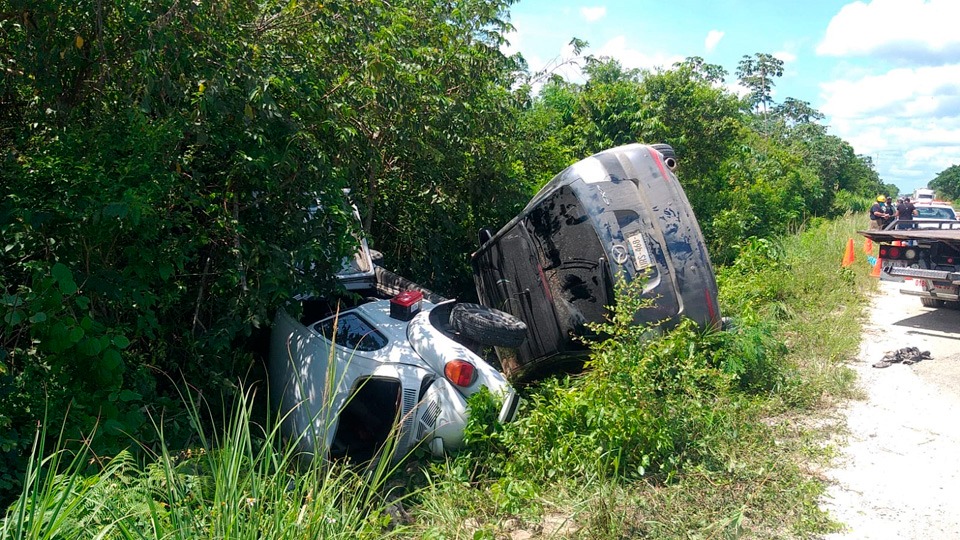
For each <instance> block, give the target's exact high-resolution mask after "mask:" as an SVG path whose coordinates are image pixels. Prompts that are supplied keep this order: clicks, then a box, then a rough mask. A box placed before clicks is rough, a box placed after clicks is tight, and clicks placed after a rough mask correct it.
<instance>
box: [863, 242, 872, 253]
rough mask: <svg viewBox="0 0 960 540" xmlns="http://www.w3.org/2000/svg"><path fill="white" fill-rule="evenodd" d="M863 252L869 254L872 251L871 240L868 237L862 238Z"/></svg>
mask: <svg viewBox="0 0 960 540" xmlns="http://www.w3.org/2000/svg"><path fill="white" fill-rule="evenodd" d="M863 253H864V254H865V255H869V254H871V253H873V240H870V239H869V238H864V240H863Z"/></svg>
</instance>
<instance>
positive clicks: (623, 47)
mask: <svg viewBox="0 0 960 540" xmlns="http://www.w3.org/2000/svg"><path fill="white" fill-rule="evenodd" d="M594 55H595V56H609V57H610V58H613V59H615V60H617V61H619V62H620V64H621V65H622V66H623V67H625V68H639V69H653V68H657V67H670V66H672V65H673V64H674V63H676V62H681V61H683V56H680V55H676V54H665V53H662V52H656V53H654V54H647V53H644V52H640V51H638V50H636V49H631V48H630V47H629V46H627V38H626V37H625V36H617V37H615V38H613V39H611V40H610V41H608V42H606V43H604V44H603V46H602V47H600V48H599V49H597V50H596V51H595V52H594Z"/></svg>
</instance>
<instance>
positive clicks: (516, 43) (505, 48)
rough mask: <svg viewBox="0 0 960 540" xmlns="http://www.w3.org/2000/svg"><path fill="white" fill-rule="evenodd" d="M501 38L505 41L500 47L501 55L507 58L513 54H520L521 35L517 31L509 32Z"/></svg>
mask: <svg viewBox="0 0 960 540" xmlns="http://www.w3.org/2000/svg"><path fill="white" fill-rule="evenodd" d="M503 37H504V39H505V40H506V43H504V44H503V45H501V46H500V52H501V53H503V54H505V55H507V56H511V55H513V54H515V53H518V52H520V48H521V45H522V43H523V42H522V40H521V35H520V31H519V30H513V31H511V32H507V33H506V34H505V35H504V36H503Z"/></svg>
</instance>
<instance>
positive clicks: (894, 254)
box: [890, 247, 900, 259]
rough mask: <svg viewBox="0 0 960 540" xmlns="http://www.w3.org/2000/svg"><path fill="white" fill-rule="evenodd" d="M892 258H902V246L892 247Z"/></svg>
mask: <svg viewBox="0 0 960 540" xmlns="http://www.w3.org/2000/svg"><path fill="white" fill-rule="evenodd" d="M890 258H891V259H899V258H900V248H898V247H892V248H890Z"/></svg>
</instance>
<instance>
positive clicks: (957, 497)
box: [821, 282, 960, 540]
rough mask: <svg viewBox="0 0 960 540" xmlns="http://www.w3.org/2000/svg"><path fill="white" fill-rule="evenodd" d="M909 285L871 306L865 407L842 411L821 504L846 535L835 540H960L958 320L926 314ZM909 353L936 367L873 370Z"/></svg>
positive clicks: (864, 349)
mask: <svg viewBox="0 0 960 540" xmlns="http://www.w3.org/2000/svg"><path fill="white" fill-rule="evenodd" d="M905 285H907V286H909V283H908V284H905ZM905 285H904V284H900V283H893V282H880V291H879V293H878V294H877V295H876V296H875V297H874V298H873V302H872V304H871V309H870V321H869V322H868V323H867V325H866V327H865V329H864V338H863V341H862V343H861V347H860V354H859V357H858V360H857V362H856V363H855V365H854V366H853V367H854V369H855V370H856V371H857V373H858V375H859V377H860V385H861V387H862V388H863V389H864V391H865V393H866V396H867V398H866V399H865V400H863V401H854V402H851V403H850V404H848V405H847V406H845V407H844V409H843V411H842V412H843V413H844V414H846V420H847V427H848V429H849V432H848V434H847V435H846V437H845V440H841V441H839V442H840V446H841V448H842V455H841V456H840V457H839V458H838V459H837V460H836V461H835V463H834V466H835V468H834V469H832V470H829V471H827V476H828V477H829V478H830V479H831V480H832V481H833V482H834V483H833V484H832V485H831V486H830V488H829V489H828V492H827V496H826V497H824V500H823V501H822V503H821V507H822V508H824V509H826V510H828V511H829V512H830V513H831V515H832V516H833V517H834V518H835V519H837V520H839V521H842V522H844V523H845V524H846V525H847V527H848V530H847V531H846V532H845V533H842V534H836V535H830V536H828V538H831V539H844V540H852V539H864V540H866V539H870V540H886V539H890V540H893V539H898V540H899V539H925V540H926V539H930V540H936V539H953V538H956V539H960V311H958V310H951V309H932V308H926V307H923V306H922V305H921V304H920V299H919V298H915V297H909V296H906V295H901V294H900V293H899V290H900V288H901V287H902V286H905ZM909 346H913V347H918V348H919V349H920V350H922V351H930V352H931V355H932V359H931V360H924V361H921V362H919V363H917V364H914V365H910V366H907V365H903V364H894V365H891V366H890V367H887V368H883V369H877V368H874V367H872V365H873V364H875V363H876V362H878V361H880V360H881V359H882V358H883V356H884V354H885V353H886V352H887V351H894V350H897V349H899V348H902V347H909ZM844 443H845V444H844Z"/></svg>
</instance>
